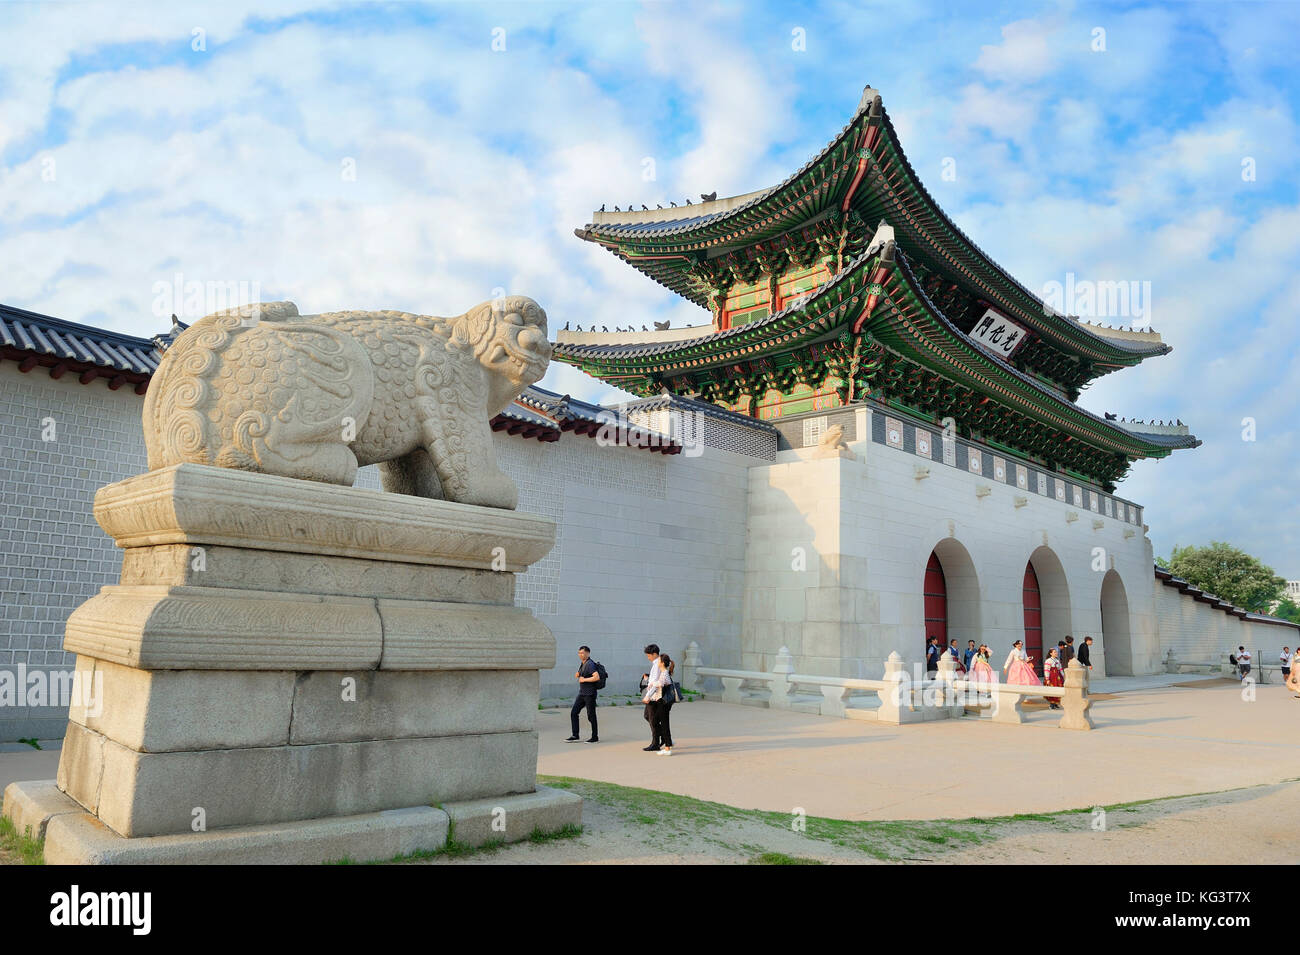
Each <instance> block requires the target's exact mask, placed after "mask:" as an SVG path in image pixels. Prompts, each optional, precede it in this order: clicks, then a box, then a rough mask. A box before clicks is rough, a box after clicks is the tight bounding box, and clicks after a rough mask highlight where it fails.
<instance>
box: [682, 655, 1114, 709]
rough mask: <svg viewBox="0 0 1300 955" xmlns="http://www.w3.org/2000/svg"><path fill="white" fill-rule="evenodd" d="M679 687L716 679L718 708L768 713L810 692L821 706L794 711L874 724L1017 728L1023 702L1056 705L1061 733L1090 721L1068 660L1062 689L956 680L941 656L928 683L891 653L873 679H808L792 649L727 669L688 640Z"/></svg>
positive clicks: (1080, 677)
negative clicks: (975, 715)
mask: <svg viewBox="0 0 1300 955" xmlns="http://www.w3.org/2000/svg"><path fill="white" fill-rule="evenodd" d="M682 657H683V659H682V664H683V666H682V681H681V682H682V687H683V688H684V689H687V690H693V691H695V692H700V691H701V685H700V681H701V680H702V679H703V678H706V677H714V678H717V679H718V680H720V681H721V682H722V702H723V703H748V704H751V705H759V706H763V705H766V706H768V707H769V708H771V709H791V708H792V707H794V706H796V701H799V698H800V693H799V692H798V690H799V689H804V690H808V689H814V688H815V689H816V691H817V692H819V693H820V694H821V700H820V702H819V703H817V702H816V701H809V700H806V699H805V700H803V701H802V702H801V705H800V706H799V708H800V709H804V710H809V711H813V712H818V713H820V714H821V715H822V716H835V717H841V718H843V717H853V718H858V719H875V720H876V721H877V722H880V723H889V724H893V725H901V724H903V723H920V722H925V721H929V720H936V719H955V718H958V717H961V716H964V715H966V712H967V709H968V708H973V709H976V710H978V711H980V712H981V715H987V716H988V718H989V719H991V720H992V721H993V722H995V723H1023V722H1024V714H1023V710H1022V708H1021V704H1022V703H1023V702H1024V700H1025V699H1027V698H1047V699H1052V700H1058V701H1059V702H1060V704H1061V707H1062V714H1061V721H1060V723H1059V725H1060V727H1061V728H1062V729H1079V730H1090V729H1092V728H1093V723H1092V716H1091V714H1089V712H1088V709H1089V707H1090V706H1091V701H1090V700H1089V699H1088V671H1087V670H1086V669H1085V668H1084V667H1082V666H1080V665H1079V662H1078V661H1077V660H1071V661H1070V665H1069V666H1068V667H1066V671H1065V686H1060V687H1052V686H1024V685H1019V684H1013V683H998V682H997V681H996V680H994V681H991V682H984V681H976V680H959V679H957V673H956V667H955V664H954V662H953V660H952V658H951V657H947V656H945V657H944V658H943V659H942V660H940V663H939V670H938V672H937V673H936V674H935V676H934V677H933V678H927V679H923V680H915V679H912V678H911V677H909V676H908V673H907V670H906V668H905V664H904V662H903V658H902V657H901V656H899V654H898V653H897V652H894V653H891V654H890V655H889V659H888V660H886V661H885V672H884V674H883V675H882V678H881V679H879V680H864V679H853V678H849V677H836V676H814V675H811V674H802V673H795V672H794V663H793V658H792V656H791V655H790V651H789V650H787V649H786V648H785V647H782V648H781V650H780V652H779V653H778V654H777V657H776V662H775V663H774V664H773V667H772V670H771V671H769V672H763V671H759V670H731V669H723V668H719V667H705V666H701V665H700V648H699V646H698V644H696V643H694V642H692V643H691V644H690V645H689V646H688V647H687V648H686V652H685V653H684V654H683V655H682ZM746 683H748V684H751V686H752V685H753V684H758V685H759V689H758V690H757V692H756V693H751V694H749V695H747V694H746V692H745V690H744V689H743V686H744V684H746ZM863 692H866V693H875V694H876V697H877V699H878V700H879V705H878V706H877V707H875V708H874V709H867V708H855V707H851V706H850V705H849V702H850V697H851V695H853V694H855V693H863Z"/></svg>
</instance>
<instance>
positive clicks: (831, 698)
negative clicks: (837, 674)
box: [821, 685, 852, 717]
mask: <svg viewBox="0 0 1300 955" xmlns="http://www.w3.org/2000/svg"><path fill="white" fill-rule="evenodd" d="M821 691H822V709H821V714H822V716H839V717H843V716H844V711H845V710H846V709H847V708H848V707H847V703H846V701H847V700H848V698H849V693H850V692H852V691H851V690H850V689H849V688H848V687H847V686H825V685H823V686H822V688H821Z"/></svg>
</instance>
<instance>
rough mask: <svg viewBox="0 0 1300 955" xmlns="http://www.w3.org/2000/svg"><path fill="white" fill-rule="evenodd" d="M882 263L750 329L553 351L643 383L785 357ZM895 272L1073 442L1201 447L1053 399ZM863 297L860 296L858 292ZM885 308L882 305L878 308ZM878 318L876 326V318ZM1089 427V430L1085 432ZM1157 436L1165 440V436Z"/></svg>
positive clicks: (844, 274)
mask: <svg viewBox="0 0 1300 955" xmlns="http://www.w3.org/2000/svg"><path fill="white" fill-rule="evenodd" d="M881 262H882V256H881V254H880V252H879V251H874V252H873V251H868V252H866V253H863V254H862V255H861V256H859V257H858V258H857V259H856V260H855V261H853V262H852V263H850V264H849V265H848V266H846V267H845V268H844V270H843V271H841V272H840V273H839V274H838V275H837V276H835V277H834V278H833V279H831V280H830V281H829V282H827V283H825V284H824V285H822V286H820V287H819V288H818V289H816V290H814V291H813V292H812V293H811V294H810V295H809V296H808V297H807V298H806V299H804V300H802V301H801V302H799V303H798V304H796V305H791V306H787V307H786V308H785V309H782V310H781V311H780V312H777V313H775V314H773V315H770V316H768V317H767V318H765V319H763V320H761V321H759V322H754V323H752V324H749V325H741V326H737V327H736V328H732V329H726V330H723V331H718V332H712V333H710V334H707V335H702V336H700V337H698V338H693V339H687V340H686V341H683V342H674V343H665V344H663V345H657V346H656V345H653V344H650V345H647V344H645V343H629V344H628V345H626V346H620V345H562V344H557V345H556V346H555V351H554V354H555V357H556V358H558V359H560V360H561V361H564V362H566V363H568V364H573V365H575V366H578V367H580V368H584V370H586V369H594V373H595V374H597V375H598V376H600V377H604V375H603V374H601V366H604V370H605V372H606V373H607V374H609V375H610V377H618V378H620V379H623V380H626V379H628V378H649V377H650V376H651V375H658V376H660V377H674V376H676V375H680V374H683V373H688V374H689V373H694V372H700V371H707V370H710V369H713V368H717V367H722V366H725V365H728V364H732V363H734V362H735V361H737V360H746V361H752V360H755V359H759V358H765V357H773V356H775V355H779V354H785V353H787V352H789V351H795V350H798V349H800V348H804V347H808V346H810V345H813V344H816V343H818V342H821V341H826V340H829V339H833V338H835V337H836V336H837V335H838V334H840V333H842V332H844V331H845V330H846V329H847V327H848V326H849V325H850V324H851V321H852V319H853V318H856V313H855V312H853V311H852V309H851V308H847V307H844V306H845V304H846V301H847V303H850V304H851V303H853V302H856V301H857V296H854V297H852V298H849V299H847V300H845V299H843V298H841V299H840V301H839V302H838V303H837V304H836V306H834V307H838V308H841V309H842V314H841V317H840V318H839V319H837V320H836V321H834V322H832V323H826V324H814V322H806V323H804V324H803V325H802V326H800V327H799V328H797V329H796V330H795V331H794V333H792V332H790V331H789V330H788V328H787V323H788V321H789V320H790V319H791V318H792V317H793V316H794V315H795V314H797V313H799V312H807V311H808V310H810V309H814V308H815V307H816V306H818V305H820V304H822V300H823V299H824V298H825V297H826V296H828V295H830V294H832V293H833V292H836V291H838V290H839V287H840V286H841V285H842V284H844V283H848V284H850V285H851V284H852V283H853V282H854V280H855V279H862V280H863V282H864V286H865V279H866V277H867V276H869V275H870V274H871V272H872V271H873V270H874V269H875V268H876V266H877V265H879V264H881ZM893 268H894V269H895V270H897V272H898V274H900V275H901V276H902V278H903V281H904V283H905V284H906V286H907V288H908V290H909V292H910V293H911V294H912V295H913V296H914V297H915V298H916V299H917V301H918V302H920V303H921V304H922V307H923V308H924V309H925V310H926V311H927V312H928V313H929V314H930V316H931V317H932V318H933V319H934V320H935V321H937V322H938V323H940V325H941V326H942V327H943V328H944V329H945V330H946V331H947V333H948V336H949V338H950V339H951V340H952V341H953V342H956V343H958V345H959V346H960V348H961V350H962V352H963V356H964V357H965V359H966V361H968V362H972V363H974V364H975V365H976V366H978V367H982V368H983V369H984V370H985V372H986V373H988V374H995V375H999V376H1001V377H1003V378H1011V379H1013V380H1014V381H1015V382H1016V383H1017V384H1018V385H1019V387H1020V388H1021V389H1022V390H1023V389H1024V388H1028V389H1030V390H1031V391H1032V392H1033V393H1034V394H1035V397H1036V398H1037V400H1038V401H1039V402H1042V403H1046V404H1048V405H1050V406H1053V407H1054V408H1055V411H1056V413H1057V414H1060V415H1063V416H1065V418H1066V420H1067V421H1069V420H1070V417H1071V416H1078V417H1082V418H1083V419H1085V422H1086V423H1085V422H1076V421H1070V425H1071V427H1069V428H1066V429H1064V430H1065V431H1066V433H1070V432H1071V431H1075V432H1077V433H1076V434H1075V436H1076V437H1079V438H1082V439H1085V440H1089V441H1090V443H1094V444H1095V443H1096V442H1097V441H1098V439H1099V438H1100V439H1101V440H1102V441H1104V442H1105V444H1107V445H1109V446H1110V447H1109V448H1108V449H1109V450H1112V451H1115V450H1119V451H1121V452H1122V453H1125V454H1127V455H1129V456H1132V457H1142V458H1153V457H1165V456H1167V455H1168V454H1169V453H1170V452H1171V451H1173V450H1178V449H1180V448H1185V447H1196V446H1198V445H1199V444H1200V442H1199V440H1198V439H1196V438H1194V437H1191V436H1187V439H1186V441H1180V442H1177V443H1174V442H1166V441H1164V440H1161V441H1153V440H1148V436H1143V435H1140V434H1136V433H1134V432H1131V431H1128V430H1126V429H1122V428H1118V427H1116V426H1114V425H1113V424H1112V423H1111V422H1109V421H1107V420H1106V419H1104V418H1102V417H1099V416H1097V415H1095V414H1093V413H1092V412H1090V411H1088V410H1087V409H1085V408H1082V407H1080V406H1079V405H1077V404H1075V403H1074V402H1071V401H1069V400H1068V399H1066V398H1063V397H1062V396H1060V395H1058V394H1055V393H1054V392H1053V391H1052V390H1051V389H1049V388H1048V387H1047V386H1046V385H1044V384H1043V383H1042V382H1040V381H1038V380H1037V379H1035V378H1034V377H1033V376H1032V375H1028V374H1026V373H1024V372H1022V371H1020V370H1019V369H1017V368H1015V367H1014V366H1012V365H1011V364H1009V363H1008V362H1006V361H1005V360H1003V359H1002V358H1001V357H999V356H997V355H993V354H991V353H988V352H986V351H984V350H983V349H981V348H979V347H978V346H976V345H975V344H974V343H973V342H971V341H970V338H969V336H967V335H965V334H964V333H963V332H962V331H961V330H960V329H958V328H957V327H956V326H955V325H953V324H952V322H951V321H950V320H949V319H948V317H947V316H946V315H945V314H944V313H943V311H942V309H940V308H939V307H938V306H937V305H936V304H935V303H934V302H933V301H931V300H930V298H929V297H928V296H927V295H926V293H925V291H924V289H922V288H921V287H920V283H919V282H918V281H917V279H916V276H915V275H914V273H913V272H912V271H911V269H910V267H909V266H908V264H907V259H906V256H905V255H904V254H902V253H901V251H898V252H896V254H895V256H894V266H893ZM861 294H862V293H861V292H859V295H861ZM883 304H884V303H883V302H882V303H881V305H883ZM889 313H890V310H889V309H888V308H881V306H880V305H877V311H876V314H877V315H888V314H889ZM877 321H881V319H878V320H877ZM792 336H793V337H792ZM733 343H734V344H733ZM742 347H743V348H744V349H745V350H746V357H745V358H743V359H738V358H735V357H732V350H733V349H735V348H742ZM886 347H888V346H886ZM701 349H705V353H704V354H701V353H700V350H701ZM710 350H711V351H713V352H714V354H713V355H709V354H708V353H707V352H708V351H710ZM892 350H895V351H897V352H898V353H899V354H902V355H903V357H906V358H908V359H909V360H912V361H916V362H918V363H919V364H921V365H923V366H924V367H928V368H931V370H932V371H935V372H936V373H938V374H940V375H943V376H944V377H952V374H951V370H947V371H945V370H944V369H938V368H934V367H933V365H932V362H931V361H930V360H928V358H927V356H925V355H924V354H922V353H919V352H916V351H914V350H912V349H910V348H908V349H906V350H905V351H901V350H898V349H892ZM638 365H639V366H641V368H640V369H638V368H637V366H638ZM967 377H968V378H969V379H970V380H968V381H964V382H962V384H964V385H966V386H967V387H973V388H975V389H976V390H978V391H980V392H981V393H985V392H986V390H987V389H986V388H985V387H984V386H982V385H981V384H980V382H979V380H978V375H977V374H970V373H969V372H968V373H967ZM998 400H1003V399H998ZM1043 423H1044V424H1047V425H1049V426H1053V427H1059V425H1051V424H1050V423H1049V422H1046V421H1045V422H1043ZM1089 426H1090V427H1091V429H1092V431H1091V432H1090V431H1089ZM1150 437H1156V436H1150ZM1159 437H1161V438H1166V437H1167V436H1159ZM1193 442H1194V443H1193Z"/></svg>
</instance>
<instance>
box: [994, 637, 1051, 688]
mask: <svg viewBox="0 0 1300 955" xmlns="http://www.w3.org/2000/svg"><path fill="white" fill-rule="evenodd" d="M1033 662H1034V661H1033V660H1031V659H1030V658H1029V654H1027V653H1025V641H1023V640H1017V641H1016V642H1015V643H1014V644H1013V645H1012V647H1011V652H1010V653H1008V654H1007V662H1006V663H1004V664H1002V672H1003V673H1005V674H1006V675H1007V682H1008V683H1011V684H1015V685H1018V686H1042V685H1043V681H1042V680H1040V679H1038V674H1037V673H1035V672H1034V668H1033V665H1032V664H1033Z"/></svg>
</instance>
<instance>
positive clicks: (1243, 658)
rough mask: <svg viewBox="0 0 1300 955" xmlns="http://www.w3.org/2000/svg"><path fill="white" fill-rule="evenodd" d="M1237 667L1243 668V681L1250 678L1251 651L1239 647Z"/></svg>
mask: <svg viewBox="0 0 1300 955" xmlns="http://www.w3.org/2000/svg"><path fill="white" fill-rule="evenodd" d="M1237 666H1239V667H1240V668H1241V678H1242V679H1243V680H1244V679H1246V677H1248V676H1250V651H1249V650H1247V649H1246V648H1245V647H1237Z"/></svg>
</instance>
